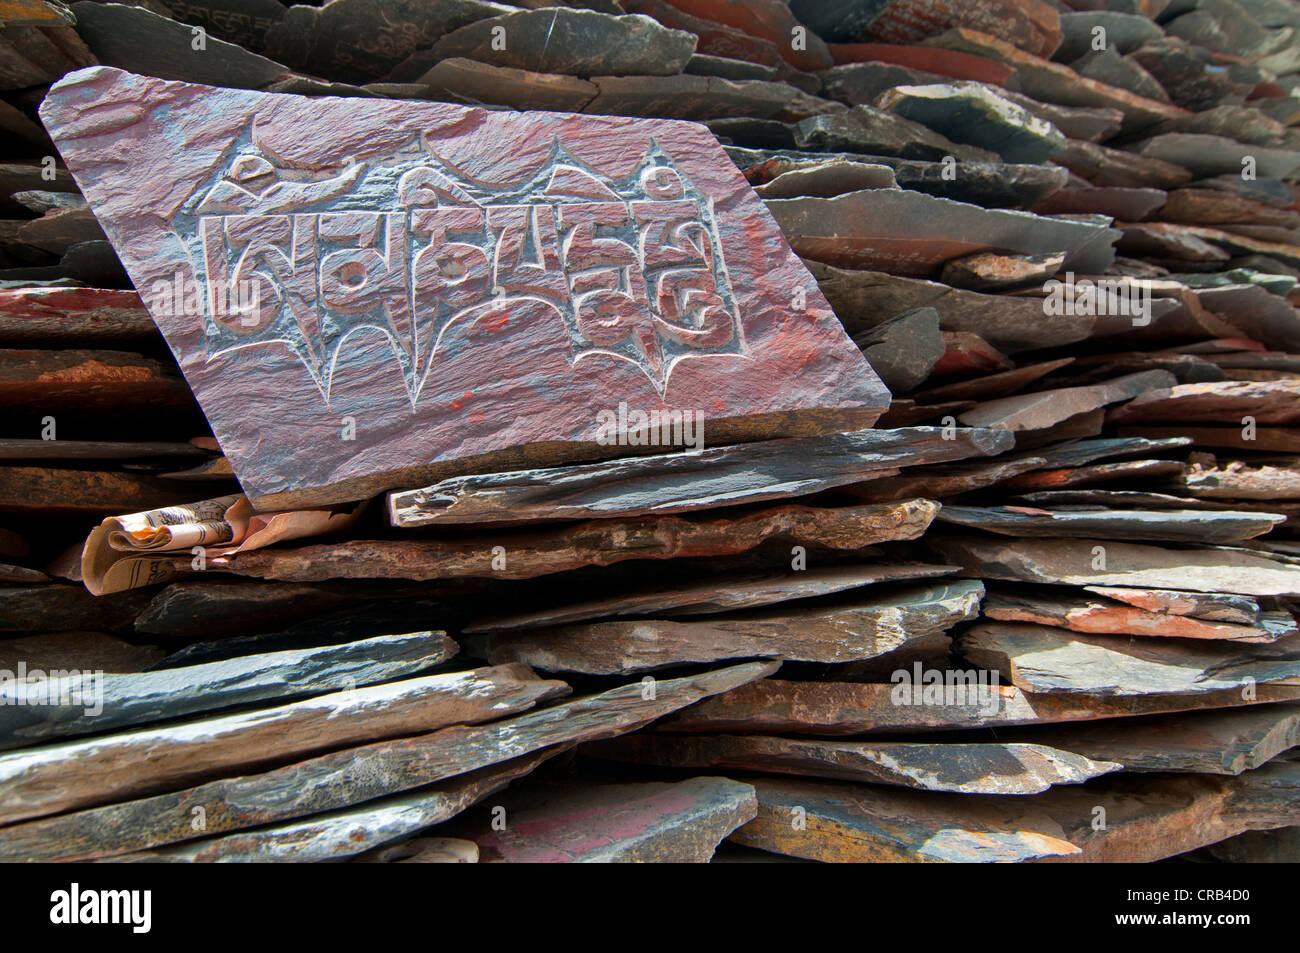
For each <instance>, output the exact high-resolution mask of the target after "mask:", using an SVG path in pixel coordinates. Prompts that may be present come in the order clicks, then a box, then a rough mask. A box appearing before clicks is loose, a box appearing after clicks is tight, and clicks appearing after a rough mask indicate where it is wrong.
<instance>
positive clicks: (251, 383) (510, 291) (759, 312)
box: [42, 67, 888, 509]
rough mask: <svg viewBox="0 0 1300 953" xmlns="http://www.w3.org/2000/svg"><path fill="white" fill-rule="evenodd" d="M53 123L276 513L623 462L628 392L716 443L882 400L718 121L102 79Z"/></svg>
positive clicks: (101, 71)
mask: <svg viewBox="0 0 1300 953" xmlns="http://www.w3.org/2000/svg"><path fill="white" fill-rule="evenodd" d="M42 118H43V119H44V121H45V123H46V125H47V126H48V128H49V129H50V130H51V132H52V135H53V136H54V138H55V140H56V141H57V142H58V144H59V148H60V150H61V152H62V154H63V156H64V158H65V159H66V161H67V163H68V165H69V167H70V168H71V169H72V171H73V174H74V176H75V177H76V179H77V181H78V184H79V185H80V187H81V189H82V190H83V192H84V194H85V195H86V197H87V199H88V200H89V202H90V203H91V205H92V207H93V208H94V210H95V213H96V215H97V216H98V218H99V220H100V221H101V222H102V223H103V225H104V229H105V232H106V233H107V234H108V236H109V237H110V239H111V240H112V242H113V244H114V246H115V247H116V249H117V251H118V253H119V254H120V255H121V257H122V259H123V262H124V264H125V265H126V267H127V270H128V272H129V273H130V275H131V278H132V280H133V281H134V283H135V285H136V287H137V288H139V289H141V290H142V295H143V297H144V299H145V304H146V305H147V306H148V307H149V308H150V311H151V314H152V316H153V318H154V320H155V321H156V322H157V323H158V324H159V326H160V328H161V329H162V331H163V333H164V335H165V337H166V338H167V342H168V344H169V345H170V346H171V349H172V351H173V352H174V353H175V355H176V357H177V360H178V361H179V363H180V366H181V369H182V371H183V372H184V374H185V377H186V379H187V380H188V382H189V384H190V386H191V387H192V388H193V390H194V392H195V394H196V395H197V396H198V398H199V401H200V403H201V405H202V406H203V409H204V412H205V414H206V415H207V417H208V420H209V423H210V424H211V425H212V428H213V433H214V434H215V435H216V436H217V438H218V439H219V440H220V442H221V447H222V449H223V450H224V451H225V453H226V455H227V457H228V458H229V459H230V462H231V465H232V466H233V468H234V470H235V473H236V474H237V476H238V477H239V479H240V482H241V483H242V484H243V487H244V490H245V492H246V493H247V494H248V495H249V497H250V498H251V499H252V500H253V501H254V503H255V504H257V505H259V506H261V507H262V508H264V509H266V508H273V507H283V506H296V505H306V504H319V503H329V502H336V501H341V500H346V499H357V498H361V497H364V496H369V495H372V494H374V493H376V492H379V491H381V490H383V489H387V488H396V487H401V486H403V485H406V486H409V485H418V483H420V482H428V481H429V480H430V479H439V478H442V477H445V476H447V475H450V474H452V473H463V472H471V471H473V470H499V469H513V468H518V467H519V466H520V465H521V464H523V465H528V464H532V465H536V464H538V463H555V462H560V461H563V460H570V459H575V458H584V457H585V458H590V457H595V456H610V455H615V454H619V453H622V454H626V452H627V451H626V448H621V447H618V446H609V447H602V446H599V445H598V444H597V443H596V442H595V441H596V440H597V438H599V437H601V436H602V433H603V431H602V427H601V418H600V417H599V415H600V414H601V412H602V411H606V412H608V413H610V414H617V413H618V412H619V407H620V404H622V403H624V402H625V403H626V404H627V407H628V408H629V409H630V410H641V411H644V412H646V413H650V412H662V411H674V410H675V411H681V412H688V413H689V412H695V413H698V414H702V415H704V417H705V418H707V427H708V431H707V433H708V436H709V439H710V442H714V443H716V442H719V441H722V442H726V441H727V440H728V439H738V438H754V437H766V436H775V435H778V434H785V433H794V432H803V433H808V432H826V431H838V430H849V429H856V428H860V427H866V426H870V424H871V423H872V422H873V421H874V420H875V419H876V417H877V416H878V415H879V413H880V412H881V411H882V410H883V409H884V407H885V406H887V404H888V393H887V392H886V391H885V389H884V387H883V386H882V385H881V384H880V382H879V380H878V379H877V378H876V376H875V375H874V374H873V373H872V372H871V370H870V368H869V367H868V366H867V364H866V361H865V360H864V358H863V357H862V355H861V353H860V352H859V351H858V350H857V348H855V347H854V346H853V345H852V343H851V342H850V341H849V339H848V337H847V336H846V335H845V333H844V330H843V328H842V327H841V325H840V324H839V322H838V320H837V319H836V318H835V315H834V314H833V313H832V311H831V309H830V306H829V305H828V304H827V303H826V300H825V299H824V298H823V297H822V295H821V294H820V293H819V292H818V290H817V287H816V284H815V282H814V280H813V278H812V276H811V275H809V274H808V272H807V270H806V269H805V267H804V266H803V264H802V263H801V262H800V261H799V259H798V258H797V257H796V256H795V255H794V253H793V252H792V251H791V250H790V248H789V246H788V245H787V244H786V242H785V241H784V239H783V238H782V236H781V234H780V232H779V230H778V228H777V226H776V223H775V222H774V221H773V219H772V217H771V215H770V214H769V213H768V212H767V211H766V210H765V209H764V207H763V203H762V202H761V201H760V200H759V199H758V198H757V197H756V196H755V195H754V193H753V192H752V190H751V189H750V188H749V185H748V184H747V183H746V182H745V180H744V177H743V176H742V175H741V174H740V172H739V171H737V169H736V168H735V166H734V165H733V164H732V163H731V162H730V161H729V160H728V159H727V158H726V156H725V154H724V153H723V151H722V149H721V148H720V147H719V145H718V144H717V141H716V140H715V139H714V138H713V136H712V135H711V134H710V133H709V132H708V131H707V130H705V129H704V128H702V127H700V126H698V125H695V124H692V123H684V122H677V121H671V120H668V121H660V120H632V119H619V118H612V117H589V116H574V115H569V114H562V113H532V114H528V115H527V116H522V115H519V114H515V113H510V112H499V111H488V110H481V109H468V108H464V107H460V106H452V105H445V104H437V103H422V102H414V101H405V102H398V101H379V100H352V99H332V98H318V99H307V98H303V97H298V96H289V95H272V94H266V93H256V92H247V91H240V90H224V89H223V90H219V89H214V88H210V87H204V86H195V85H190V84H185V83H177V82H168V81H163V80H158V79H153V78H147V77H142V76H136V75H133V74H130V73H124V72H120V71H118V70H113V69H108V68H102V67H100V68H92V69H89V70H84V71H81V72H78V73H74V74H71V75H70V76H68V77H65V79H64V80H63V81H61V82H60V83H59V84H58V85H57V86H56V87H55V88H54V89H52V90H51V92H50V94H49V96H48V97H47V98H46V100H45V103H44V105H43V106H42ZM178 275H179V276H180V279H181V283H182V284H183V287H184V289H185V290H186V292H191V291H193V292H194V294H193V301H194V302H197V307H191V305H192V304H193V302H191V301H189V300H186V301H185V302H184V303H183V304H182V306H181V307H180V308H179V309H176V308H172V309H170V310H171V312H172V313H166V311H167V310H168V309H167V308H166V305H167V303H168V296H167V295H163V294H161V291H162V290H168V289H170V288H174V287H176V286H177V282H176V278H177V276H178ZM200 279H202V281H203V285H200V284H199V280H200ZM200 287H202V288H206V291H207V293H206V294H199V293H198V289H199V288H200ZM232 287H233V289H234V290H235V291H236V292H239V293H240V295H242V297H243V301H242V302H240V301H239V300H238V299H239V297H240V295H235V296H232V297H231V300H230V302H229V303H228V304H226V306H225V307H223V306H222V305H223V302H222V297H223V295H222V292H223V291H226V290H227V289H230V288H232ZM800 288H803V289H804V293H803V294H802V295H797V291H798V289H800ZM254 294H255V295H256V307H255V308H247V309H245V310H243V311H240V310H238V309H237V308H236V307H235V305H237V304H240V303H244V304H248V303H250V299H252V298H253V296H254ZM724 381H725V384H724V383H723V382H724ZM349 437H351V439H349Z"/></svg>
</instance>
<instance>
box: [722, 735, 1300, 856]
mask: <svg viewBox="0 0 1300 953" xmlns="http://www.w3.org/2000/svg"><path fill="white" fill-rule="evenodd" d="M753 784H754V788H755V790H756V791H757V793H758V817H756V818H755V819H754V820H753V821H751V822H750V823H749V824H746V825H745V826H744V827H742V828H741V829H740V830H738V831H736V833H735V834H733V835H732V837H731V839H732V840H733V841H735V842H736V843H739V844H746V845H749V846H751V847H760V848H762V849H763V850H767V851H773V852H775V853H780V854H787V855H790V856H794V857H804V858H808V859H813V860H822V861H828V862H858V863H868V862H889V863H899V862H909V863H926V862H930V863H933V862H941V863H942V862H946V863H1020V862H1027V861H1047V860H1053V861H1070V862H1083V863H1097V862H1118V863H1150V862H1151V861H1155V860H1162V859H1164V858H1166V857H1172V856H1174V855H1177V854H1183V853H1186V852H1188V851H1190V850H1195V849H1196V848H1198V847H1203V846H1205V845H1207V844H1213V843H1215V842H1217V841H1221V840H1223V839H1225V838H1227V837H1232V836H1235V835H1236V834H1240V833H1242V832H1243V831H1247V830H1257V829H1268V828H1273V827H1277V826H1279V824H1281V823H1285V822H1286V818H1287V817H1288V816H1293V815H1292V813H1291V805H1292V803H1293V801H1294V798H1295V796H1296V793H1297V789H1298V788H1300V764H1297V763H1296V762H1294V761H1281V760H1278V761H1274V762H1273V763H1272V764H1268V765H1265V766H1264V767H1263V768H1260V769H1258V770H1256V771H1248V772H1246V773H1245V774H1243V775H1241V776H1240V777H1235V778H1224V777H1215V776H1203V777H1190V778H1189V777H1186V776H1175V777H1159V776H1157V777H1151V776H1145V775H1126V774H1112V775H1110V776H1108V777H1104V778H1099V779H1097V780H1095V781H1093V782H1092V783H1090V784H1088V785H1086V786H1075V785H1065V786H1061V787H1054V788H1052V789H1051V790H1049V791H1045V792H1043V793H1041V794H1034V795H1028V796H1026V797H1015V798H1009V797H999V796H995V795H970V794H942V793H933V792H917V791H904V790H899V789H897V788H888V787H884V786H872V785H866V784H851V783H846V782H825V781H803V780H793V779H790V780H785V779H781V780H776V779H773V780H768V779H755V780H754V781H753ZM1097 807H1101V808H1102V809H1104V811H1105V817H1106V823H1105V825H1095V824H1094V819H1095V818H1097V817H1098V816H1099V815H1098V814H1097V812H1096V811H1095V810H1094V809H1095V808H1097ZM800 808H802V813H803V816H804V818H805V824H803V825H801V826H795V825H792V824H791V823H790V819H791V816H792V811H797V810H798V809H800Z"/></svg>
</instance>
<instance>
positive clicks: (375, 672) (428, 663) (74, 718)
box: [0, 632, 458, 748]
mask: <svg viewBox="0 0 1300 953" xmlns="http://www.w3.org/2000/svg"><path fill="white" fill-rule="evenodd" d="M457 651H458V648H457V645H456V643H455V642H453V641H452V640H451V639H449V638H447V637H446V635H444V634H442V633H441V632H437V633H434V632H416V633H411V634H408V635H385V636H377V637H374V638H370V639H361V640H359V641H356V642H349V643H346V644H343V645H327V646H322V647H320V648H311V649H296V650H292V651H284V652H267V653H263V654H259V655H245V656H241V657H239V658H234V659H229V660H227V661H222V662H207V663H204V664H201V665H187V666H182V667H179V668H169V669H162V670H159V671H153V672H139V673H128V674H106V675H104V676H103V677H102V678H95V677H94V675H93V674H88V675H87V674H81V673H79V672H69V673H66V674H63V675H59V676H57V677H51V678H48V679H42V680H29V681H26V682H15V681H12V680H11V681H9V682H8V683H7V684H5V685H4V686H3V693H4V697H5V700H6V701H7V702H9V704H6V705H3V706H0V715H2V716H3V719H4V720H3V721H2V722H0V748H16V747H21V746H23V745H30V744H35V743H41V742H45V741H47V740H49V739H52V738H67V737H73V736H77V735H85V734H90V733H91V732H98V731H108V730H110V729H113V728H123V727H126V726H129V725H140V724H147V723H149V722H151V721H158V720H160V719H164V718H180V717H183V716H185V715H193V714H197V713H199V712H209V711H217V710H219V709H222V708H231V707H233V706H236V705H246V704H251V703H253V702H267V701H270V700H272V699H288V698H297V697H301V696H303V695H310V694H317V693H321V692H328V691H331V690H336V689H339V688H345V687H355V686H359V685H369V684H373V683H376V682H383V681H387V680H389V679H393V678H401V677H404V676H408V677H409V676H411V675H414V674H416V673H417V672H420V671H423V670H425V669H429V668H432V667H433V666H435V665H437V664H439V663H440V662H445V661H446V660H447V659H449V658H451V657H452V656H454V655H455V654H456V652H457ZM48 674H50V675H54V673H48ZM96 692H99V693H100V694H99V696H98V697H97V698H96V697H92V696H93V695H94V694H95V693H96ZM33 700H39V701H41V704H32V701H33ZM96 709H99V710H96Z"/></svg>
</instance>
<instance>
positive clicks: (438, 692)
mask: <svg viewBox="0 0 1300 953" xmlns="http://www.w3.org/2000/svg"><path fill="white" fill-rule="evenodd" d="M568 693H569V687H568V685H566V684H565V683H564V682H558V681H543V680H541V679H538V678H537V677H536V676H535V675H533V673H532V672H531V671H529V670H528V669H527V668H525V667H523V666H500V667H497V668H487V669H475V670H473V671H467V672H452V673H448V674H444V675H430V676H426V677H424V678H414V679H405V680H402V681H396V682H389V683H387V684H383V685H371V686H368V687H365V688H355V689H348V690H345V691H342V692H335V693H332V694H326V695H319V696H317V697H315V698H309V699H306V700H303V701H297V702H292V703H290V704H288V705H280V706H277V707H274V708H259V709H256V710H254V711H248V712H240V713H237V714H233V715H223V716H219V717H215V718H202V719H195V720H190V721H186V722H184V723H183V724H180V725H157V726H154V725H151V726H148V727H145V728H137V729H135V730H132V731H128V732H123V733H119V734H108V735H98V736H96V737H94V738H90V739H86V740H82V741H69V742H63V743H60V744H53V745H42V746H38V747H31V748H25V749H23V750H21V751H16V752H13V753H10V754H5V755H0V821H2V822H3V823H11V822H13V821H19V820H25V819H28V818H33V817H43V816H46V815H50V814H58V813H61V812H63V811H68V810H75V809H79V808H84V807H89V806H91V805H95V804H107V803H112V802H114V801H122V800H128V799H131V798H136V797H144V796H147V795H150V794H156V793H158V792H161V791H168V790H174V789H176V788H178V787H184V786H185V785H188V784H195V783H198V782H200V781H203V780H206V779H208V778H212V777H220V776H224V775H227V774H230V773H233V772H236V771H239V772H246V771H250V770H255V769H256V768H257V767H259V766H261V765H267V764H275V763H284V762H287V761H292V760H296V759H298V758H303V757H307V756H309V755H314V754H318V753H321V752H325V751H331V750H335V749H338V748H345V747H349V746H351V745H358V744H362V743H366V742H372V741H379V740H381V739H384V738H395V737H404V736H406V735H416V734H424V733H425V732H429V731H436V730H438V729H439V728H446V727H448V726H450V725H472V724H479V723H481V722H486V721H494V720H496V719H497V718H501V717H505V716H507V715H513V714H517V713H519V712H521V711H525V710H527V709H529V708H532V707H533V706H534V705H536V704H537V703H538V702H543V701H547V700H549V699H552V698H555V697H557V696H560V695H567V694H568Z"/></svg>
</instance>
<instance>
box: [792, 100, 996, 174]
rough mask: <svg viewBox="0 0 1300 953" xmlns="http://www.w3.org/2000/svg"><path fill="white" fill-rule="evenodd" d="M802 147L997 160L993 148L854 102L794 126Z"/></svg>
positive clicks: (916, 157)
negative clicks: (964, 141)
mask: <svg viewBox="0 0 1300 953" xmlns="http://www.w3.org/2000/svg"><path fill="white" fill-rule="evenodd" d="M794 139H795V143H796V144H797V145H798V146H799V148H800V149H803V150H805V151H816V152H836V151H841V150H843V151H848V152H858V153H863V154H867V155H887V156H898V157H899V158H902V159H926V160H933V161H942V160H943V158H944V157H945V156H952V157H954V158H956V159H958V160H963V161H967V162H993V161H997V156H996V155H994V154H993V153H992V152H988V151H985V150H983V149H977V148H975V147H973V146H963V145H959V144H958V143H956V142H953V141H952V140H951V139H949V138H947V137H946V136H943V135H941V134H939V133H937V132H934V131H932V130H930V129H928V128H926V127H925V126H923V125H921V124H920V123H919V122H913V121H912V120H910V119H905V118H903V117H901V116H894V115H891V114H890V113H888V112H884V111H883V110H880V109H876V108H875V107H874V106H854V107H852V108H851V109H840V110H839V111H837V112H831V113H827V114H825V115H820V116H811V117H809V118H807V119H804V120H802V121H800V122H799V123H798V124H797V125H796V126H795V128H794Z"/></svg>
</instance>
